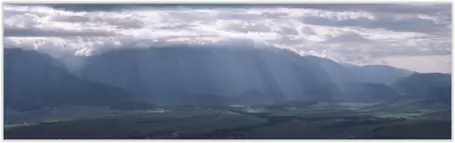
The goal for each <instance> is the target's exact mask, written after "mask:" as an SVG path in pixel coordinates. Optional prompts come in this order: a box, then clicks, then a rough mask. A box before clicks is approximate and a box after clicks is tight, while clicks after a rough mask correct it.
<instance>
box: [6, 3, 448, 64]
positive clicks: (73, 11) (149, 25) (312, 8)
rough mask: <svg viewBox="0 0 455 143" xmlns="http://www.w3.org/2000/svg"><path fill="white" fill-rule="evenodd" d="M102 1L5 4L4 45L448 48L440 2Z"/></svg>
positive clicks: (327, 52) (400, 52) (350, 55)
mask: <svg viewBox="0 0 455 143" xmlns="http://www.w3.org/2000/svg"><path fill="white" fill-rule="evenodd" d="M107 7H109V5H104V6H95V7H90V8H92V10H87V9H90V8H88V7H87V8H85V7H84V6H82V7H76V6H75V7H74V8H69V7H66V8H65V7H63V8H62V7H57V8H56V7H50V6H44V5H28V6H27V5H5V6H4V23H3V25H4V28H5V34H4V35H5V38H4V41H5V46H6V47H21V48H28V49H36V50H40V51H45V52H48V53H51V54H52V55H54V56H61V55H65V54H66V55H68V54H70V55H86V56H89V55H93V54H96V53H99V52H102V51H106V50H110V49H117V48H132V47H144V46H145V47H147V46H152V45H156V44H163V43H190V44H207V43H218V42H220V41H226V40H229V41H230V39H250V40H254V41H257V42H259V43H268V44H271V45H274V46H276V47H280V48H286V49H291V50H293V51H296V52H297V53H300V54H313V55H319V56H324V57H328V58H332V59H334V60H338V61H343V62H350V63H358V62H359V61H362V62H365V61H369V60H370V59H371V58H378V57H386V56H395V55H397V56H421V55H450V53H451V32H450V31H451V19H450V15H451V13H450V6H447V5H299V6H276V7H273V6H262V7H256V6H252V7H214V8H212V7H203V6H200V7H197V8H196V7H193V8H192V7H191V6H187V7H185V6H183V7H165V8H160V7H150V6H149V7H147V6H136V7H134V6H133V7H128V6H125V8H122V7H114V6H112V8H107ZM78 8H85V9H86V10H78ZM97 8H98V9H97ZM103 8H106V10H104V9H103ZM359 54H361V55H359ZM370 61H371V60H370ZM367 63H368V62H367ZM371 63H375V62H371Z"/></svg>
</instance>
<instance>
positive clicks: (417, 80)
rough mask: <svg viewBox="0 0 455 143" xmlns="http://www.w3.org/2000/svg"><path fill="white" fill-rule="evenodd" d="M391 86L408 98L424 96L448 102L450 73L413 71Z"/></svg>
mask: <svg viewBox="0 0 455 143" xmlns="http://www.w3.org/2000/svg"><path fill="white" fill-rule="evenodd" d="M393 87H394V88H395V89H397V90H399V91H400V92H402V93H404V94H406V95H407V97H409V98H425V99H427V100H431V101H442V102H444V103H448V104H450V101H451V95H452V94H451V90H452V83H451V75H449V74H440V73H425V74H424V73H414V74H412V75H411V76H409V77H406V78H403V79H401V80H399V81H397V82H396V83H394V84H393Z"/></svg>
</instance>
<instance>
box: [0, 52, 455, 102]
mask: <svg viewBox="0 0 455 143" xmlns="http://www.w3.org/2000/svg"><path fill="white" fill-rule="evenodd" d="M4 62H5V64H4V66H5V68H4V69H5V106H6V107H7V108H12V109H17V110H30V109H36V108H45V107H54V106H60V105H86V106H109V107H111V108H122V109H123V108H138V107H150V106H224V105H230V104H245V105H262V104H269V103H276V102H285V101H355V102H378V101H393V100H399V99H407V98H425V99H431V100H437V101H439V100H441V101H446V102H447V101H449V103H450V100H448V99H450V96H451V90H450V89H451V75H449V74H440V73H437V74H436V73H430V74H423V73H416V72H413V71H409V70H405V69H399V68H394V67H390V66H382V65H381V66H379V65H371V66H356V65H349V64H341V63H338V62H335V61H332V60H330V59H326V58H321V57H316V56H300V55H298V54H296V53H294V52H292V51H288V50H284V49H278V48H249V47H245V48H243V47H242V48H211V47H209V46H201V47H198V46H184V45H179V46H168V47H151V48H142V49H139V48H138V49H121V50H112V51H107V52H105V53H102V54H98V55H93V56H88V57H84V58H83V62H84V64H83V65H84V66H82V67H81V68H79V69H78V70H77V71H71V72H70V70H69V68H68V67H67V66H65V64H62V63H63V62H61V60H60V59H54V58H52V57H51V56H48V55H47V54H44V53H39V52H37V51H26V50H22V49H19V48H14V49H5V60H4Z"/></svg>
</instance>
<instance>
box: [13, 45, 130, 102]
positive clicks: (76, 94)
mask: <svg viewBox="0 0 455 143" xmlns="http://www.w3.org/2000/svg"><path fill="white" fill-rule="evenodd" d="M4 65H5V75H4V77H5V86H4V87H5V96H4V99H5V107H7V108H13V109H17V110H31V109H38V108H42V107H54V106H61V105H88V106H111V107H120V108H122V107H126V106H130V105H131V104H132V102H133V101H132V100H131V99H130V97H131V95H130V93H128V92H127V91H125V90H122V89H120V88H115V87H111V86H108V85H104V84H101V83H96V82H91V81H87V80H83V79H80V78H78V77H76V76H74V75H72V74H70V73H69V72H68V71H67V70H66V69H65V68H64V66H63V65H62V64H60V63H59V62H58V61H56V60H54V59H53V58H51V57H50V56H48V55H46V54H41V53H38V52H36V51H24V50H21V49H5V61H4Z"/></svg>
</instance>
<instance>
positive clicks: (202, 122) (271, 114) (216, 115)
mask: <svg viewBox="0 0 455 143" xmlns="http://www.w3.org/2000/svg"><path fill="white" fill-rule="evenodd" d="M378 105H379V106H378ZM380 105H381V104H365V103H342V104H337V105H336V106H335V105H332V104H327V103H318V104H315V105H311V106H308V107H294V108H290V107H286V108H271V107H245V106H229V107H219V108H168V109H150V110H134V111H132V110H129V111H127V110H110V109H108V108H93V107H65V108H58V109H57V108H56V109H53V110H49V111H33V112H32V111H29V112H17V111H5V113H6V114H5V127H4V128H5V138H6V139H56V138H59V139H152V138H157V139H165V138H177V139H226V138H245V139H330V138H332V139H346V138H357V139H401V138H405V139H418V138H423V139H450V138H451V119H450V117H451V112H450V108H449V109H447V110H444V109H437V110H436V109H431V110H430V109H419V110H416V109H414V110H405V109H404V108H395V110H394V111H391V110H386V109H388V108H385V107H392V105H388V104H387V106H385V105H386V104H384V106H380Z"/></svg>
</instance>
